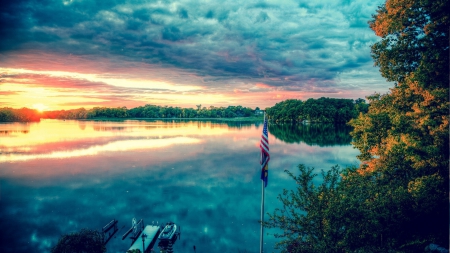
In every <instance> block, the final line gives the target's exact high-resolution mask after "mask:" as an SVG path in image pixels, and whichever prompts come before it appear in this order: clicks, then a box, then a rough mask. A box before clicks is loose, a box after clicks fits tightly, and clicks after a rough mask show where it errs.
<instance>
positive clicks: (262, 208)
mask: <svg viewBox="0 0 450 253" xmlns="http://www.w3.org/2000/svg"><path fill="white" fill-rule="evenodd" d="M264 188H265V187H264V181H263V180H261V235H260V240H259V244H260V245H259V253H263V252H264V246H263V245H264V226H263V223H264Z"/></svg>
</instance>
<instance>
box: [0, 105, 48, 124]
mask: <svg viewBox="0 0 450 253" xmlns="http://www.w3.org/2000/svg"><path fill="white" fill-rule="evenodd" d="M40 120H41V115H39V112H38V111H36V110H33V109H28V108H21V109H13V108H9V107H4V108H0V122H39V121H40Z"/></svg>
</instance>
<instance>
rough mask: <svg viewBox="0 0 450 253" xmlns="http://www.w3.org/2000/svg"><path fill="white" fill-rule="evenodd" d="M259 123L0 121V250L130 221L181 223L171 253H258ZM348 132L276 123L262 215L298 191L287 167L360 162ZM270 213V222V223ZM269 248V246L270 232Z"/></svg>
mask: <svg viewBox="0 0 450 253" xmlns="http://www.w3.org/2000/svg"><path fill="white" fill-rule="evenodd" d="M261 132H262V124H260V123H257V124H250V123H236V122H233V123H219V122H196V121H124V122H93V121H59V120H43V121H41V122H40V123H29V124H19V123H11V124H0V224H1V228H2V229H1V230H0V243H1V245H0V251H1V252H48V251H49V249H50V247H51V246H52V245H54V244H55V243H56V241H57V240H58V238H59V236H60V235H61V234H65V233H68V232H72V231H78V230H80V229H81V228H91V229H98V230H100V229H101V227H102V226H104V225H105V224H106V223H108V222H109V221H110V220H112V219H113V218H115V219H118V220H119V229H120V230H119V232H118V233H117V234H116V237H117V238H113V239H112V240H111V241H110V242H109V243H108V245H107V248H108V252H122V253H123V252H125V251H126V250H127V249H128V247H129V246H130V240H129V239H127V240H125V241H122V240H121V236H122V234H124V233H125V231H126V230H127V229H128V228H129V227H130V225H131V219H132V218H133V217H136V218H137V219H144V221H145V223H146V224H151V223H152V222H154V223H156V222H158V223H159V224H161V223H166V222H168V221H174V222H175V223H177V224H179V225H180V226H181V239H180V240H178V241H177V242H176V244H175V245H174V249H175V252H193V246H194V245H195V246H196V248H197V252H198V253H201V252H258V251H259V228H260V227H259V224H258V220H259V219H260V200H261V181H260V179H259V176H260V168H259V156H260V150H259V141H260V136H261ZM350 140H351V139H350V137H349V135H348V129H347V128H345V127H342V126H341V127H335V126H317V125H311V126H291V125H279V126H275V125H271V126H270V127H269V141H270V151H271V160H270V165H269V185H268V187H267V188H266V212H273V210H274V209H275V208H277V207H280V204H279V201H278V200H277V198H276V197H277V195H278V194H279V193H281V192H282V189H283V188H288V189H292V188H294V187H295V185H294V183H293V182H292V180H291V179H290V178H288V177H287V175H286V173H284V172H283V171H284V170H285V169H288V170H291V171H295V170H296V166H297V165H298V164H299V163H304V164H306V165H307V166H313V167H315V168H316V169H317V171H318V173H319V172H320V170H321V169H324V170H326V169H329V168H330V167H331V166H333V165H336V164H339V165H342V166H346V165H356V164H357V160H356V158H355V157H356V155H357V154H358V152H357V150H355V149H353V147H352V146H351V145H350ZM266 217H267V216H266ZM266 233H269V235H265V252H277V251H276V250H274V249H273V247H274V244H275V242H276V239H275V238H274V237H273V233H274V231H273V230H266Z"/></svg>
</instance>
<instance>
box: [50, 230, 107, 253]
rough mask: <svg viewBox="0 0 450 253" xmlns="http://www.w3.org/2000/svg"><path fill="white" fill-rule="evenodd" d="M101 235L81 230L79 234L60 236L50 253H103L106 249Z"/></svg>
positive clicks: (92, 231)
mask: <svg viewBox="0 0 450 253" xmlns="http://www.w3.org/2000/svg"><path fill="white" fill-rule="evenodd" d="M103 239H104V236H103V234H102V233H100V232H98V231H96V230H91V229H81V230H80V231H79V232H73V233H69V234H65V235H62V236H61V238H59V240H58V243H57V244H56V245H55V246H54V247H53V248H52V251H51V252H52V253H103V252H106V247H105V245H104V243H103Z"/></svg>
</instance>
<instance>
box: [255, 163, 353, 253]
mask: <svg viewBox="0 0 450 253" xmlns="http://www.w3.org/2000/svg"><path fill="white" fill-rule="evenodd" d="M298 169H299V171H300V173H299V175H298V176H295V175H294V174H292V173H291V172H289V171H285V172H286V173H287V174H288V175H289V176H290V177H291V178H292V179H293V180H295V182H296V183H297V185H298V187H297V189H296V190H291V191H288V190H284V191H283V193H282V194H280V195H279V196H278V199H279V200H280V201H281V202H282V203H283V208H282V209H278V208H277V209H276V210H275V212H274V213H273V214H269V221H267V222H265V223H264V225H265V226H266V227H268V228H280V229H281V230H282V231H283V232H281V234H275V237H277V238H283V240H281V241H280V242H278V243H277V248H281V249H282V252H289V253H297V252H311V253H315V252H317V253H325V252H345V251H344V244H343V238H344V235H345V233H344V232H345V229H344V228H345V224H344V221H345V219H344V218H343V215H344V214H345V213H344V212H343V209H344V206H343V205H342V204H341V195H342V193H341V192H340V191H341V190H340V188H339V187H338V184H339V181H340V175H339V173H340V170H339V167H337V166H336V167H332V168H331V169H330V170H329V171H328V172H323V171H322V177H323V182H322V183H321V184H319V185H316V184H314V178H315V177H316V176H317V175H316V174H313V170H314V168H307V167H305V166H304V165H299V166H298Z"/></svg>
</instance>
